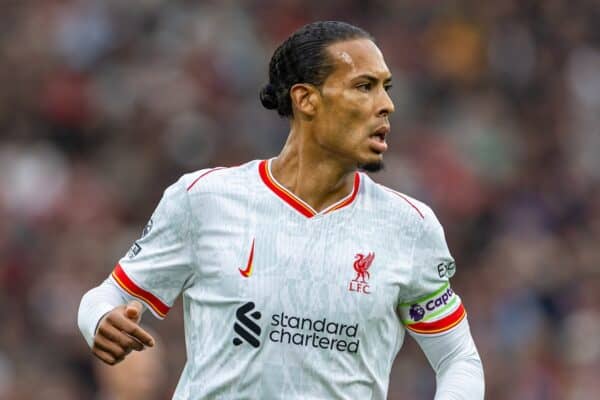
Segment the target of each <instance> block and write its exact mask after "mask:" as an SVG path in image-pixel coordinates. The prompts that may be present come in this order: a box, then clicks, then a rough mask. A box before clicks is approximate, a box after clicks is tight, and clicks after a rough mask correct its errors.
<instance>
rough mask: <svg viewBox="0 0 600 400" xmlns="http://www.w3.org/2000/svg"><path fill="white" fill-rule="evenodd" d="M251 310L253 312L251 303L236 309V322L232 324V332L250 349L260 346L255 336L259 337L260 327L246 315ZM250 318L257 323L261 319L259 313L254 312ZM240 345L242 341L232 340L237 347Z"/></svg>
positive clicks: (236, 338)
mask: <svg viewBox="0 0 600 400" xmlns="http://www.w3.org/2000/svg"><path fill="white" fill-rule="evenodd" d="M252 310H254V303H253V302H251V301H250V302H248V303H246V304H244V305H243V306H241V307H240V308H238V309H237V311H236V312H235V317H236V321H235V322H234V323H233V330H234V331H235V333H237V334H238V335H239V336H241V337H242V338H243V339H244V340H245V341H246V342H248V343H249V344H250V345H251V346H252V347H258V346H260V341H259V340H258V337H257V336H260V326H258V324H257V323H256V322H254V321H252V320H251V319H250V318H248V316H247V315H246V314H247V313H249V312H250V311H252ZM250 316H251V317H252V318H254V319H255V320H257V321H258V320H259V319H260V317H261V315H260V311H254V312H253V313H252V314H250ZM242 343H243V342H242V339H240V338H239V337H235V338H233V344H234V345H236V346H239V345H240V344H242Z"/></svg>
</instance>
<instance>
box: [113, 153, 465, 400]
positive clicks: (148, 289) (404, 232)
mask: <svg viewBox="0 0 600 400" xmlns="http://www.w3.org/2000/svg"><path fill="white" fill-rule="evenodd" d="M454 271H455V267H454V260H453V259H452V256H451V255H450V252H449V250H448V247H447V245H446V240H445V238H444V234H443V230H442V227H441V225H440V224H439V222H438V220H437V219H436V217H435V215H434V213H433V212H432V211H431V209H430V208H429V207H428V206H426V205H425V204H423V203H421V202H419V201H416V200H414V199H412V198H410V197H407V196H405V195H403V194H401V193H398V192H395V191H393V190H390V189H388V188H386V187H384V186H382V185H379V184H377V183H375V182H374V181H372V180H371V179H370V178H369V177H368V176H367V175H366V174H363V173H358V172H357V173H356V175H355V177H354V187H353V190H352V192H351V193H350V194H349V195H348V196H347V197H345V198H344V199H342V200H340V201H339V202H337V203H336V204H334V205H332V206H330V207H329V208H327V209H326V210H323V211H322V212H319V213H317V212H315V210H313V209H312V208H311V207H310V206H309V205H308V204H306V203H304V202H303V201H302V200H301V199H299V198H297V197H296V196H295V195H294V194H293V193H291V192H290V191H288V190H287V189H286V188H285V187H283V186H282V185H281V184H279V183H278V182H277V181H276V180H275V179H274V178H273V176H272V175H271V172H270V160H262V161H261V160H258V161H252V162H250V163H247V164H244V165H242V166H238V167H233V168H216V169H209V170H202V171H198V172H195V173H191V174H187V175H184V176H183V177H182V178H181V179H180V180H179V181H177V182H176V183H175V184H173V185H172V186H171V187H169V188H168V189H167V190H166V191H165V193H164V196H163V198H162V199H161V201H160V203H159V205H158V207H157V208H156V210H155V212H154V214H153V215H152V217H151V219H150V221H149V223H148V225H147V226H146V228H145V229H144V232H143V234H142V237H141V238H140V239H139V240H137V241H136V242H135V243H134V244H133V246H132V248H131V249H130V250H129V252H128V253H127V254H126V255H125V256H124V257H123V258H122V259H121V260H120V261H119V263H118V264H117V265H116V267H115V269H114V270H113V272H112V274H111V279H112V280H114V282H115V284H116V285H118V287H119V288H121V290H122V291H123V293H124V294H126V295H127V296H128V297H131V298H137V299H139V300H141V301H143V302H144V304H145V305H146V306H147V307H148V308H149V309H150V310H151V312H152V313H153V314H154V315H155V316H156V317H158V318H164V317H165V316H166V315H167V314H168V312H169V309H170V308H171V306H172V304H173V302H174V301H175V299H176V298H177V297H178V296H179V295H180V294H181V295H182V296H183V308H184V318H185V340H186V346H187V363H186V365H185V368H184V371H183V373H182V375H181V378H180V381H179V383H178V386H177V389H176V391H175V394H174V399H186V400H187V399H278V398H281V399H295V398H298V399H300V398H302V399H325V398H327V399H359V398H360V399H381V400H383V399H385V398H386V396H387V389H388V381H389V376H390V371H391V367H392V362H393V360H394V358H395V356H396V354H397V352H398V350H399V349H400V347H401V346H402V343H403V341H404V336H405V332H406V330H407V329H408V330H409V331H410V332H411V334H414V335H429V336H432V335H442V334H445V333H447V332H449V331H451V330H453V329H455V327H456V326H457V325H458V324H459V323H460V322H461V321H462V320H463V319H465V316H466V313H465V309H464V308H463V305H462V303H461V300H460V298H459V296H458V295H457V294H456V293H454V292H453V291H452V289H451V287H450V285H449V278H450V277H451V276H452V275H453V274H454Z"/></svg>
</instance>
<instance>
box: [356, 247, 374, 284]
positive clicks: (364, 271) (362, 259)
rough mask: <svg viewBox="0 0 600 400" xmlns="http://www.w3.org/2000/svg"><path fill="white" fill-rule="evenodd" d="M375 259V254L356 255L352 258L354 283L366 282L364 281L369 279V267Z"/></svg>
mask: <svg viewBox="0 0 600 400" xmlns="http://www.w3.org/2000/svg"><path fill="white" fill-rule="evenodd" d="M374 259H375V253H369V254H367V255H366V256H365V255H364V254H360V253H358V254H357V255H355V256H354V270H355V271H356V278H354V279H353V281H355V282H359V279H360V282H363V283H364V282H366V280H365V279H370V278H371V275H370V274H369V267H370V266H371V264H372V263H373V260H374Z"/></svg>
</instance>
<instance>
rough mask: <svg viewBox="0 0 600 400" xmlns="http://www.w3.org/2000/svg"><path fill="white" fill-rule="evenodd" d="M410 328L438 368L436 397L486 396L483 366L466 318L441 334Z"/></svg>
mask: <svg viewBox="0 0 600 400" xmlns="http://www.w3.org/2000/svg"><path fill="white" fill-rule="evenodd" d="M408 332H409V334H410V335H411V336H412V337H413V338H414V339H415V340H416V341H417V343H418V344H419V346H420V347H421V349H423V352H424V353H425V356H426V357H427V360H429V364H431V367H432V368H433V370H434V371H435V376H436V386H437V388H436V392H435V400H479V399H483V395H484V391H485V383H484V376H483V366H482V364H481V359H480V358H479V354H478V352H477V348H476V347H475V343H474V342H473V338H472V336H471V331H470V329H469V323H468V321H467V319H466V318H464V319H463V320H462V321H461V322H460V323H459V324H458V325H456V326H455V327H454V328H452V329H451V330H450V331H447V332H445V333H443V334H440V335H427V334H418V333H414V332H413V331H411V330H409V331H408Z"/></svg>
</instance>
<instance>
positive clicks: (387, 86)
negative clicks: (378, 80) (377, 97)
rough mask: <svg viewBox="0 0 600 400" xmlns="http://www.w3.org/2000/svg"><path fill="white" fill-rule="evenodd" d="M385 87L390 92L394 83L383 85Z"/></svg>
mask: <svg viewBox="0 0 600 400" xmlns="http://www.w3.org/2000/svg"><path fill="white" fill-rule="evenodd" d="M383 88H384V89H385V91H386V92H389V91H390V90H391V89H392V84H391V83H390V84H388V85H383Z"/></svg>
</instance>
